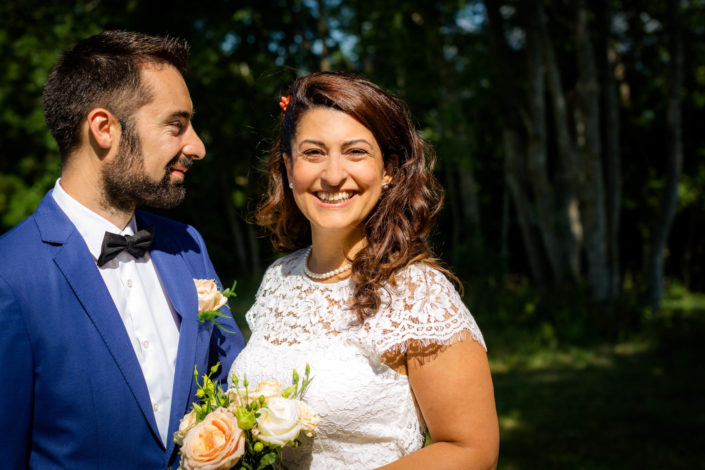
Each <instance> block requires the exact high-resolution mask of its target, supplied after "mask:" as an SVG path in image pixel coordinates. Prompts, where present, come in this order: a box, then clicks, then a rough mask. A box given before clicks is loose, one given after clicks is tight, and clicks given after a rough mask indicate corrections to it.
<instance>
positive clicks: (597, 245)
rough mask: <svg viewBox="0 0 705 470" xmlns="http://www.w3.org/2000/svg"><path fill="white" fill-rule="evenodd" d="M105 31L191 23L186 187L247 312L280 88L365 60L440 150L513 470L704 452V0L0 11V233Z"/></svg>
mask: <svg viewBox="0 0 705 470" xmlns="http://www.w3.org/2000/svg"><path fill="white" fill-rule="evenodd" d="M104 29H129V30H137V31H142V32H146V33H152V34H170V35H174V36H179V37H183V38H186V39H187V40H188V41H189V42H190V43H191V46H192V58H191V64H190V71H189V72H188V74H187V76H186V80H187V83H188V84H189V88H190V91H191V95H192V98H193V101H194V103H195V107H196V108H197V111H198V112H197V116H196V119H195V126H196V128H197V130H198V131H199V133H200V135H201V137H202V139H203V141H204V142H205V144H206V148H207V152H208V155H207V157H206V160H205V161H204V162H203V163H201V164H198V165H195V166H194V168H193V169H192V171H191V172H189V178H188V188H189V194H188V197H187V199H186V201H185V203H184V204H183V205H182V206H181V207H180V208H178V209H176V210H172V211H168V212H166V213H165V215H167V216H169V217H172V218H176V219H179V220H182V221H185V222H188V223H191V224H193V225H195V226H196V227H197V228H198V229H199V230H200V231H201V233H202V234H203V235H204V238H205V240H206V242H207V244H208V246H209V250H210V255H211V258H212V259H213V261H214V264H215V265H216V268H217V270H218V272H219V274H220V275H221V278H222V279H223V281H224V282H225V283H226V284H229V283H230V282H231V281H232V280H233V279H237V281H238V285H239V288H238V292H239V297H238V299H237V300H236V301H235V302H231V306H232V307H233V310H234V312H235V314H236V317H237V319H238V322H239V323H240V325H241V326H242V327H243V328H246V323H245V321H244V312H245V311H246V309H247V307H248V306H249V305H250V304H251V303H252V300H253V298H254V293H255V291H256V288H257V285H258V283H259V281H260V279H261V276H262V273H263V270H264V269H265V268H266V266H267V265H268V264H269V263H270V262H272V261H273V260H274V259H275V257H276V254H275V253H274V252H273V251H272V249H271V245H270V243H269V239H268V237H267V234H265V233H263V232H262V231H261V230H259V229H258V228H257V227H256V226H255V225H253V224H252V223H250V221H251V219H252V213H253V209H254V207H255V206H256V204H257V202H258V200H259V197H260V195H261V194H262V192H263V185H264V181H263V178H262V171H261V170H262V168H263V162H264V160H265V159H266V157H267V151H268V148H269V147H270V146H271V143H272V138H273V136H274V135H275V133H276V130H277V123H278V120H279V113H280V109H279V107H278V102H279V97H280V96H281V95H282V94H284V93H285V91H286V88H287V86H288V84H290V83H291V81H292V80H293V79H294V78H296V77H297V76H300V75H303V74H306V73H309V72H313V71H317V70H342V71H350V72H357V73H361V74H363V75H365V76H367V77H369V78H371V79H372V80H373V81H375V82H376V83H378V84H380V85H381V86H383V87H385V88H386V89H388V90H390V91H392V92H393V93H395V94H396V95H398V96H399V97H400V98H402V99H403V100H404V101H405V102H406V103H407V104H408V106H409V109H410V110H411V112H412V114H413V116H414V118H415V121H416V123H417V125H418V128H419V130H420V132H421V133H422V135H423V136H424V137H425V138H426V139H427V140H429V141H430V142H432V143H433V145H434V146H435V149H436V151H437V154H438V162H437V165H436V175H437V177H438V178H439V179H440V181H441V182H442V184H443V185H444V187H445V188H446V203H445V208H444V210H443V212H442V214H441V217H440V220H439V222H438V224H437V227H436V229H435V231H434V233H433V235H432V237H431V242H432V244H433V246H434V249H435V251H436V253H437V254H438V255H439V256H440V257H441V258H442V259H443V260H444V261H445V262H446V263H447V264H448V265H449V267H451V269H453V270H454V271H455V272H456V273H457V274H458V275H459V276H460V278H461V279H462V280H463V282H464V283H465V288H466V295H465V301H466V303H467V304H468V305H469V307H470V308H471V310H472V311H473V312H474V314H475V317H476V319H477V320H478V322H479V324H480V326H481V328H482V329H483V331H484V333H485V336H486V339H487V342H488V345H489V348H490V351H489V354H490V361H491V365H492V370H493V377H494V381H495V387H496V395H497V407H498V413H499V416H500V425H501V431H502V449H501V453H500V468H504V469H519V468H527V469H528V468H562V469H563V468H583V469H602V468H618V467H619V468H670V469H677V468H684V469H685V468H696V467H698V466H699V465H702V462H703V461H705V450H704V449H703V447H702V445H700V444H698V437H697V436H698V435H702V429H703V428H704V426H705V407H704V406H703V405H702V396H703V395H704V394H705V374H704V373H703V371H702V358H703V357H705V347H703V342H702V341H701V338H702V336H703V333H705V295H703V294H700V293H702V292H705V237H702V236H700V235H698V234H699V233H702V232H701V230H703V229H705V211H703V210H702V208H703V206H704V204H705V132H703V130H702V127H703V126H704V123H705V116H704V114H705V113H704V110H703V105H704V104H705V41H704V39H705V0H680V1H679V0H668V1H665V0H664V1H656V0H651V1H649V0H644V1H630V0H597V1H591V2H587V1H585V0H575V1H570V0H516V1H498V0H485V1H471V0H456V1H439V2H422V1H417V2H410V1H401V0H385V1H383V2H380V1H372V0H349V1H347V0H346V1H342V0H257V1H254V0H250V1H226V0H223V1H217V2H216V1H213V2H192V1H184V0H173V1H171V2H168V3H167V2H160V1H138V0H128V1H119V2H118V1H108V0H74V1H72V2H60V1H42V2H38V1H27V0H23V1H17V0H5V1H3V2H1V3H0V70H2V73H0V233H2V232H5V231H7V230H10V229H11V228H12V227H13V226H14V225H16V224H17V223H19V222H20V221H21V220H22V219H23V218H25V217H27V216H28V215H30V214H31V213H32V211H33V210H34V209H35V207H36V206H37V204H38V203H39V201H40V199H41V198H42V197H43V195H44V194H45V193H46V191H47V190H48V189H49V188H50V187H51V186H52V185H53V184H54V182H55V180H56V178H57V177H58V176H59V173H60V165H59V156H58V151H57V147H56V145H55V143H54V142H53V140H52V138H51V136H50V134H49V132H48V131H47V129H46V126H45V124H44V119H43V115H42V110H41V91H42V87H43V84H44V82H45V80H46V77H47V75H48V73H49V71H50V69H51V67H52V65H53V64H54V63H55V61H56V59H57V58H58V56H59V54H60V52H61V51H62V50H65V49H67V48H70V47H71V46H72V45H73V44H74V43H75V42H76V41H77V40H79V39H81V38H83V37H86V36H89V35H91V34H94V33H97V32H100V31H102V30H104Z"/></svg>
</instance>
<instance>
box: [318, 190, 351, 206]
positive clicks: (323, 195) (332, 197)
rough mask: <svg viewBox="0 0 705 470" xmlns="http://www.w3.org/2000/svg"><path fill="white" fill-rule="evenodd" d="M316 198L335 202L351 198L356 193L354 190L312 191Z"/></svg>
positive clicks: (331, 202) (330, 202)
mask: <svg viewBox="0 0 705 470" xmlns="http://www.w3.org/2000/svg"><path fill="white" fill-rule="evenodd" d="M314 194H315V195H316V197H317V198H318V199H320V200H321V201H323V202H326V203H328V204H337V203H341V202H345V201H347V200H349V199H350V198H352V197H353V196H354V195H355V194H357V192H356V191H338V192H330V191H316V192H315V193H314Z"/></svg>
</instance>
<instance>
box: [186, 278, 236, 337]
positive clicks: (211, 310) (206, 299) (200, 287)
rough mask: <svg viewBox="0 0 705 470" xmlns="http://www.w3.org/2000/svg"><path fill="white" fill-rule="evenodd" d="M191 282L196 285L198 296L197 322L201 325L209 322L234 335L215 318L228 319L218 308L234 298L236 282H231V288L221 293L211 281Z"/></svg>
mask: <svg viewBox="0 0 705 470" xmlns="http://www.w3.org/2000/svg"><path fill="white" fill-rule="evenodd" d="M193 282H194V283H195V284H196V293H197V294H198V321H200V322H201V323H205V322H206V321H209V322H211V323H213V324H214V325H215V326H217V327H218V328H220V329H221V330H223V331H227V332H228V333H234V332H233V331H230V330H228V329H227V328H224V327H223V325H221V324H220V323H218V321H217V320H216V317H223V318H230V317H229V316H228V315H226V314H224V313H223V312H221V311H220V308H221V307H223V306H224V305H225V304H226V303H228V299H229V298H230V297H235V296H236V294H235V286H236V285H237V281H233V286H232V287H230V288H228V289H225V290H224V291H222V292H221V291H220V289H219V288H218V284H217V283H216V282H215V281H214V280H213V279H194V280H193Z"/></svg>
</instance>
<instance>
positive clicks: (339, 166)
mask: <svg viewBox="0 0 705 470" xmlns="http://www.w3.org/2000/svg"><path fill="white" fill-rule="evenodd" d="M325 165H326V166H325V168H324V169H323V172H322V173H321V181H322V182H323V183H324V184H325V185H327V186H331V187H338V186H340V185H342V184H343V182H344V181H345V179H346V178H347V176H348V174H347V171H346V169H345V164H344V162H343V158H342V156H341V155H340V154H339V153H331V154H330V155H329V156H328V158H327V159H326V164H325Z"/></svg>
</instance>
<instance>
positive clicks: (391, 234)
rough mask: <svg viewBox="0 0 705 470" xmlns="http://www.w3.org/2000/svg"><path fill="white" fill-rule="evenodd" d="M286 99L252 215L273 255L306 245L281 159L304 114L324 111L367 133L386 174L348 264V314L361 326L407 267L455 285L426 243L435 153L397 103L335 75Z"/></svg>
mask: <svg viewBox="0 0 705 470" xmlns="http://www.w3.org/2000/svg"><path fill="white" fill-rule="evenodd" d="M288 96H289V97H290V101H289V103H288V105H287V106H286V110H285V111H284V112H283V113H282V117H281V123H280V132H279V136H278V138H277V139H276V141H275V144H274V147H273V149H272V151H271V154H270V158H269V162H268V164H267V168H266V172H267V178H268V188H267V193H266V195H265V198H264V200H263V201H262V203H261V204H260V205H259V206H258V208H257V211H256V214H255V217H256V221H257V223H258V224H259V225H262V226H264V227H266V228H268V229H269V230H271V232H272V235H273V237H272V242H273V244H274V247H275V249H277V250H279V251H282V252H287V253H288V252H292V251H295V250H297V249H301V248H304V247H306V246H308V245H310V244H311V228H310V225H309V222H308V220H307V219H306V218H305V217H304V215H303V214H302V213H301V211H300V210H299V208H298V207H297V206H296V203H295V201H294V197H293V196H292V194H291V191H287V190H286V188H287V185H288V181H287V173H286V166H285V164H284V158H283V155H284V154H287V155H291V141H292V139H293V138H294V137H295V134H296V129H297V125H298V123H299V120H300V119H301V117H302V116H303V114H304V113H305V112H306V111H308V110H310V109H313V108H320V107H323V108H332V109H336V110H338V111H342V112H344V113H346V114H348V115H349V116H351V117H353V118H355V119H356V120H357V121H359V122H360V123H361V124H362V125H364V126H365V127H366V128H368V129H369V130H370V131H371V132H372V134H373V135H374V137H375V139H376V140H377V143H378V144H379V147H380V149H381V150H382V158H383V160H384V165H385V168H387V169H388V173H391V175H392V181H391V183H390V185H389V187H388V189H385V190H384V191H383V192H382V195H381V197H380V199H379V201H378V202H377V204H376V206H375V207H374V209H373V210H372V211H371V212H370V214H369V215H368V216H367V218H366V220H365V221H364V222H363V224H364V226H363V227H362V228H363V233H364V235H365V238H366V242H367V243H366V245H365V246H364V247H363V248H362V249H361V250H360V251H359V252H358V253H357V254H356V255H355V257H354V259H352V260H351V262H352V279H353V281H354V283H355V288H354V293H353V303H352V305H351V308H352V309H353V310H354V311H355V313H356V314H357V316H358V318H359V320H360V321H361V322H364V320H365V319H366V318H368V317H370V316H372V315H374V314H375V313H376V312H377V310H378V309H379V306H380V304H381V298H380V289H381V288H383V287H384V285H385V283H387V282H391V283H392V284H393V283H394V276H395V274H396V273H397V272H399V270H401V269H402V268H404V267H405V266H408V265H409V264H411V263H413V262H418V261H422V262H424V263H426V264H429V265H431V266H433V267H435V268H437V269H439V270H441V271H442V272H443V273H445V274H446V275H447V276H449V277H450V278H452V279H454V280H456V282H457V278H455V276H454V275H453V274H452V273H450V272H449V271H448V270H447V269H445V268H444V267H443V266H441V265H440V264H439V262H438V261H437V260H436V259H434V258H433V254H432V252H431V249H430V247H429V245H428V242H427V240H426V238H427V236H428V233H429V231H430V230H431V228H432V226H433V224H434V221H435V219H436V216H437V214H438V212H439V210H440V208H441V205H442V203H443V189H442V188H441V186H440V185H439V183H438V181H436V179H435V177H434V176H433V172H432V168H433V164H434V162H435V152H434V150H433V148H432V147H431V146H430V145H429V144H428V143H427V142H425V141H424V140H423V139H422V138H421V137H420V136H419V135H418V133H417V131H416V129H415V127H414V125H413V124H412V122H411V119H410V117H409V113H408V112H407V110H406V108H405V106H404V105H403V103H402V102H401V101H400V100H399V99H397V98H396V97H394V96H392V95H391V94H390V93H388V92H386V91H384V90H383V89H381V88H380V87H378V86H377V85H375V84H374V83H372V82H370V81H369V80H367V79H366V78H363V77H360V76H357V75H352V74H346V73H335V72H317V73H313V74H310V75H307V76H305V77H301V78H299V79H297V80H296V81H295V82H294V83H293V84H292V85H291V87H290V88H289V91H288ZM389 170H391V172H390V171H389Z"/></svg>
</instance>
